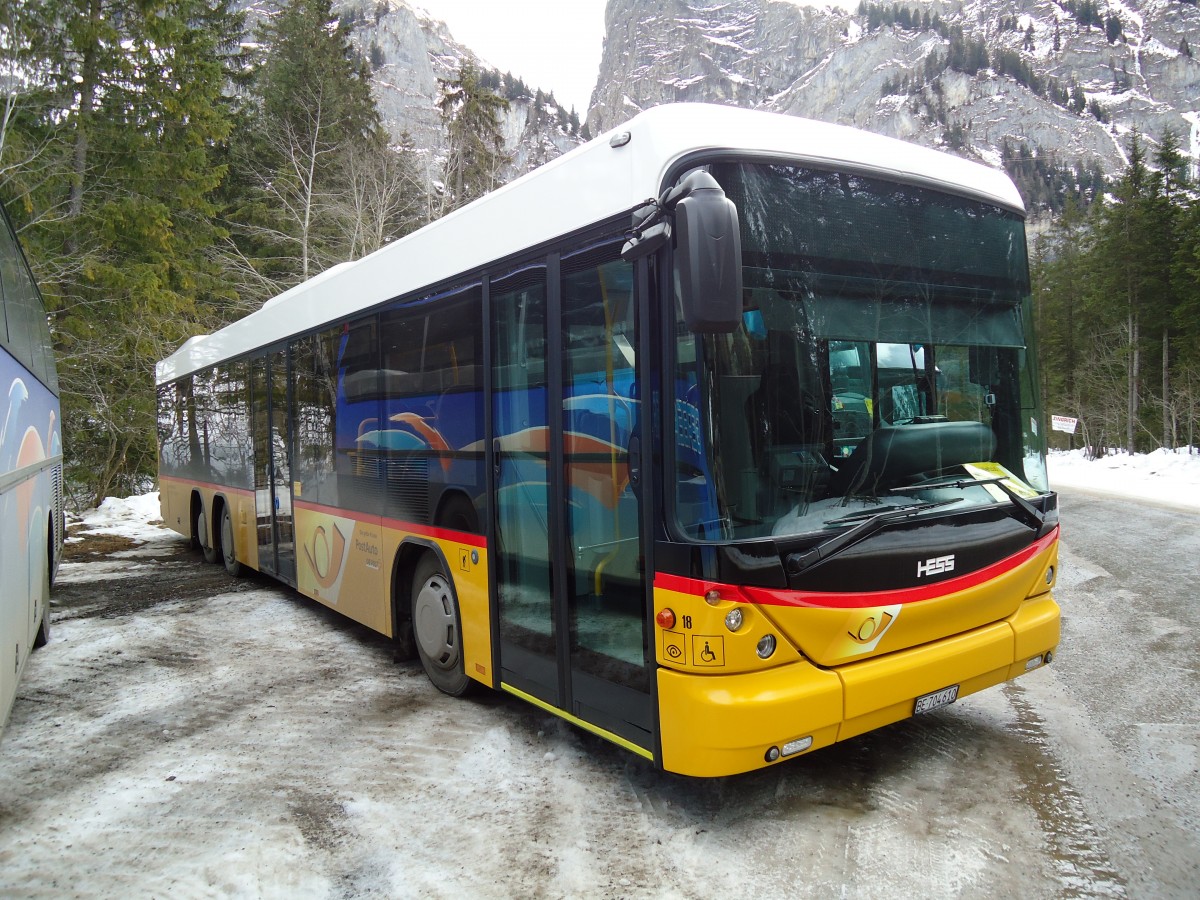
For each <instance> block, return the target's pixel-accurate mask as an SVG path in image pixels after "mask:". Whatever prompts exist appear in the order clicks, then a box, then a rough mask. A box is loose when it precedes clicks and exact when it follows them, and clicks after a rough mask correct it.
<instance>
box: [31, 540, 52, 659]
mask: <svg viewBox="0 0 1200 900" xmlns="http://www.w3.org/2000/svg"><path fill="white" fill-rule="evenodd" d="M53 571H54V549H53V545H51V549H50V552H49V553H47V554H46V570H45V572H43V573H42V576H43V580H42V597H43V598H44V599H43V601H42V621H40V622H38V629H37V633H36V634H34V636H33V649H35V650H36V649H37V648H38V647H45V646H46V645H47V644H48V643H50V573H51V572H53Z"/></svg>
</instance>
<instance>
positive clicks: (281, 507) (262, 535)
mask: <svg viewBox="0 0 1200 900" xmlns="http://www.w3.org/2000/svg"><path fill="white" fill-rule="evenodd" d="M287 366H288V362H287V353H286V351H283V350H277V351H275V352H272V353H268V354H267V355H265V356H260V357H258V358H256V359H254V360H252V361H251V383H252V387H251V401H250V402H251V421H252V426H253V429H252V430H253V432H254V506H255V515H256V518H257V521H258V529H257V531H258V567H259V569H260V570H262V571H263V572H266V573H268V574H270V575H274V576H275V577H276V578H279V579H281V580H283V581H286V582H288V583H289V584H292V585H294V584H295V583H296V542H295V535H294V532H293V529H292V475H291V472H292V466H291V434H290V432H289V429H288V369H287Z"/></svg>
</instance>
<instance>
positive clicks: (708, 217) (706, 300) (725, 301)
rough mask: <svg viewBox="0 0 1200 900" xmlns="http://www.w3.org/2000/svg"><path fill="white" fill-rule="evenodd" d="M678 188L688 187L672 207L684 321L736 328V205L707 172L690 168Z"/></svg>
mask: <svg viewBox="0 0 1200 900" xmlns="http://www.w3.org/2000/svg"><path fill="white" fill-rule="evenodd" d="M689 182H691V184H688V183H689ZM680 187H684V188H689V187H690V191H688V193H687V194H686V196H684V197H683V199H681V200H680V201H679V202H678V203H677V204H676V206H675V269H676V272H677V273H678V275H679V290H680V294H681V297H682V301H683V321H684V324H686V325H687V327H688V329H689V330H690V331H693V332H699V333H707V334H721V333H728V332H731V331H736V330H737V327H738V326H739V325H740V324H741V321H742V237H741V231H740V230H739V228H738V215H737V207H736V206H734V204H733V201H732V200H730V199H729V198H728V197H726V196H725V192H724V191H722V190H721V186H720V185H718V184H717V182H716V179H714V178H713V177H712V176H711V175H709V174H708V173H707V172H698V173H694V174H693V175H691V176H689V177H688V178H687V179H685V181H684V184H683V185H681V186H680ZM677 190H678V189H677Z"/></svg>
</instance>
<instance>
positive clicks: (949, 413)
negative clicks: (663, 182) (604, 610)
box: [674, 163, 1047, 541]
mask: <svg viewBox="0 0 1200 900" xmlns="http://www.w3.org/2000/svg"><path fill="white" fill-rule="evenodd" d="M709 171H710V172H711V173H712V174H713V175H714V177H716V179H717V180H718V182H720V184H721V186H722V188H723V189H724V191H725V193H726V195H727V196H729V197H730V198H731V199H732V200H733V201H734V203H735V204H736V205H737V208H738V215H739V219H740V222H741V229H742V251H743V276H744V290H745V293H744V306H743V309H744V312H743V316H742V322H741V325H740V327H739V328H738V329H737V330H736V331H734V332H732V333H730V334H705V335H697V334H693V333H691V332H689V331H688V330H687V329H686V328H685V327H684V326H683V322H682V318H681V316H680V315H679V314H678V313H677V315H676V322H677V324H676V331H675V333H676V339H675V360H674V365H675V377H674V384H675V398H674V419H675V433H676V440H675V442H674V462H675V469H676V472H675V485H676V488H675V513H676V520H677V524H678V526H679V528H680V530H681V531H682V533H683V534H684V535H686V536H687V537H690V538H692V539H696V540H709V541H714V540H741V539H753V538H760V537H781V536H791V535H810V534H813V533H821V532H825V531H828V530H830V529H836V528H844V527H848V526H849V525H850V524H852V523H853V522H855V521H858V520H860V519H861V517H863V516H867V515H870V514H872V513H874V512H879V511H890V510H891V509H892V508H895V509H896V511H897V512H900V511H901V510H902V509H903V508H906V507H912V508H914V509H916V508H918V507H920V508H932V507H934V506H938V507H940V506H942V505H947V504H950V503H953V504H954V506H952V507H950V508H951V509H962V508H968V507H973V506H979V505H983V504H996V503H1010V502H1013V494H1014V493H1016V494H1017V495H1018V496H1019V497H1021V498H1024V499H1033V498H1036V497H1037V496H1038V494H1039V493H1041V492H1045V491H1046V490H1047V480H1046V469H1045V449H1044V446H1045V445H1044V435H1043V434H1042V429H1041V425H1040V422H1041V413H1040V410H1039V409H1038V400H1037V392H1036V390H1035V387H1034V386H1035V384H1036V381H1035V373H1034V371H1033V365H1034V358H1035V352H1034V348H1033V346H1032V345H1031V342H1030V329H1029V327H1028V320H1029V304H1030V296H1029V274H1028V265H1027V258H1026V252H1025V240H1024V224H1023V221H1022V219H1021V217H1020V216H1019V215H1017V214H1015V213H1012V212H1009V211H1007V210H1003V209H1000V208H998V207H996V206H992V205H988V204H986V203H982V202H979V201H976V200H972V199H967V198H963V197H957V196H951V195H948V194H944V193H941V192H937V191H933V190H929V189H925V188H921V187H917V186H913V185H907V184H898V183H892V182H887V181H884V180H881V179H879V178H874V177H867V176H863V175H858V174H853V173H845V172H830V171H823V170H813V169H806V168H800V167H794V166H785V165H768V164H757V163H722V164H717V165H712V166H710V167H709ZM677 308H678V298H677ZM1016 502H1018V503H1019V502H1020V501H1016Z"/></svg>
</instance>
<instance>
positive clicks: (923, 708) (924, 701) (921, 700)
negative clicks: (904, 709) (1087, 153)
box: [913, 684, 958, 716]
mask: <svg viewBox="0 0 1200 900" xmlns="http://www.w3.org/2000/svg"><path fill="white" fill-rule="evenodd" d="M957 699H958V685H957V684H955V685H951V686H950V687H948V688H942V689H941V690H940V691H934V692H933V693H932V694H925V695H924V696H922V697H918V698H917V705H916V708H914V709H913V715H914V716H917V715H920V714H921V713H927V712H933V711H934V710H935V709H941V708H942V707H943V706H949V705H950V704H951V703H953V702H954V701H955V700H957Z"/></svg>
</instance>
